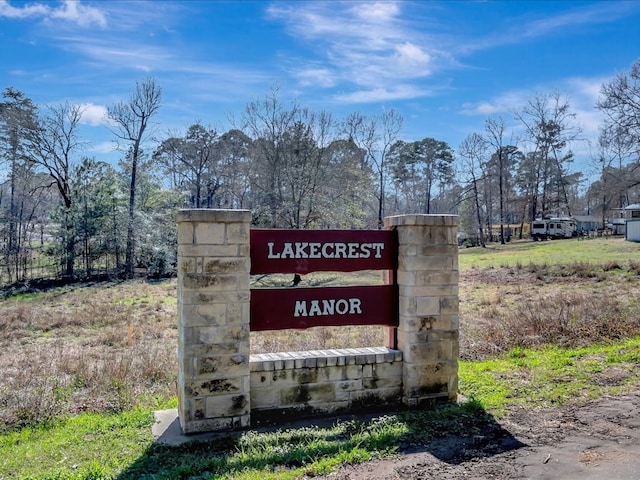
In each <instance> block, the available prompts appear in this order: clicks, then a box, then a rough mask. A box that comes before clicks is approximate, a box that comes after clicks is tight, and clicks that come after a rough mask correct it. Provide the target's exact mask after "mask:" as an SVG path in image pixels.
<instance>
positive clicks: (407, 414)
mask: <svg viewBox="0 0 640 480" xmlns="http://www.w3.org/2000/svg"><path fill="white" fill-rule="evenodd" d="M389 421H391V422H397V423H400V424H401V425H403V426H405V428H404V429H399V430H398V431H397V433H385V434H383V435H382V436H381V435H377V436H376V438H375V441H373V440H372V441H371V442H370V443H369V441H368V440H366V441H363V440H362V439H361V437H358V439H357V440H354V439H355V438H356V436H357V435H358V434H361V433H362V432H367V431H375V430H377V429H379V427H380V425H381V424H382V423H384V422H389ZM336 425H340V426H345V428H342V429H338V430H337V431H338V432H339V433H335V431H336V430H335V429H333V427H335V426H336ZM171 428H173V429H179V426H178V424H177V421H175V420H174V421H173V422H172V423H171V425H170V426H169V429H171ZM167 431H168V430H167ZM380 431H382V430H380ZM327 432H332V433H327ZM174 433H175V431H174ZM273 433H275V434H276V435H270V434H273ZM313 435H317V436H318V437H322V441H321V442H309V441H308V439H309V437H310V436H313ZM171 436H172V434H171V433H166V436H165V438H163V437H162V435H161V436H160V437H159V438H158V441H157V442H156V443H154V444H153V445H151V446H150V447H149V448H148V449H147V450H146V451H145V453H144V454H143V455H142V456H141V457H140V458H138V459H137V460H136V461H135V462H134V463H133V464H131V465H130V466H129V468H127V469H126V470H125V471H124V472H122V474H121V475H120V476H119V477H118V478H119V480H131V479H138V478H141V477H147V476H148V477H152V478H158V479H159V478H202V479H206V478H216V477H217V476H220V475H225V474H226V475H229V476H231V477H233V476H234V474H236V473H239V472H241V471H243V470H247V469H256V470H263V469H269V470H272V471H273V470H287V469H293V468H297V467H302V466H305V465H308V464H309V463H311V462H312V461H314V460H317V459H318V458H321V457H323V456H331V455H335V454H337V453H338V452H344V451H348V450H349V449H350V448H353V447H354V446H356V445H357V446H358V447H359V448H365V449H368V450H370V451H375V450H378V451H380V450H384V449H389V451H391V449H393V448H397V450H396V451H397V452H399V453H416V452H428V453H430V454H432V455H433V456H434V457H436V458H437V459H438V460H441V461H443V462H446V463H449V464H460V463H463V462H468V461H471V460H473V459H476V458H487V457H491V456H494V455H498V454H500V453H504V452H507V451H511V450H516V449H519V448H521V447H524V446H526V445H525V444H524V443H522V442H521V441H519V440H518V439H516V438H515V437H514V436H513V435H512V434H511V433H510V432H509V431H508V430H506V429H505V428H503V427H502V426H501V425H500V423H499V422H498V421H497V420H496V419H495V418H494V417H493V416H492V415H490V414H489V413H488V412H486V411H485V410H484V409H483V408H482V406H481V405H480V404H479V403H478V402H475V401H467V402H464V403H455V404H454V403H452V404H444V405H439V406H435V407H433V408H430V409H428V410H420V411H404V412H389V413H386V414H383V415H380V414H369V415H350V416H344V417H332V418H322V419H318V418H315V419H313V420H312V421H306V422H305V421H298V422H295V423H288V424H286V425H280V426H277V427H268V428H253V429H251V430H246V431H243V432H234V433H226V434H221V433H218V434H208V435H206V436H193V441H190V442H188V443H182V444H174V445H168V444H166V443H162V442H166V440H168V439H169V438H170V437H171ZM248 436H249V437H253V438H254V439H255V438H257V437H261V438H262V439H261V440H259V442H261V445H262V447H261V448H263V451H262V453H261V455H259V456H254V455H243V454H240V453H242V452H244V449H245V446H246V438H247V437H248Z"/></svg>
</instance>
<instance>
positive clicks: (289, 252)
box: [281, 242, 296, 258]
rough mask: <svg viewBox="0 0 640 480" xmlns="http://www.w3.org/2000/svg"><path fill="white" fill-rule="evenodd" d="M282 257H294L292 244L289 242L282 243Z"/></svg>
mask: <svg viewBox="0 0 640 480" xmlns="http://www.w3.org/2000/svg"><path fill="white" fill-rule="evenodd" d="M281 257H282V258H287V257H289V258H296V257H295V255H294V253H293V246H292V245H291V243H289V242H286V243H285V244H284V248H283V249H282V254H281Z"/></svg>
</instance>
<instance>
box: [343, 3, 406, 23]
mask: <svg viewBox="0 0 640 480" xmlns="http://www.w3.org/2000/svg"><path fill="white" fill-rule="evenodd" d="M351 12H352V13H353V14H354V15H355V16H356V17H359V18H362V19H363V20H366V21H369V22H386V21H389V20H390V19H393V18H394V17H395V16H396V15H398V14H399V13H400V7H399V6H398V4H397V3H396V2H377V3H359V4H357V5H356V6H354V7H353V8H352V9H351Z"/></svg>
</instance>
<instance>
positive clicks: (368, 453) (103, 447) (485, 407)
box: [0, 238, 640, 479]
mask: <svg viewBox="0 0 640 480" xmlns="http://www.w3.org/2000/svg"><path fill="white" fill-rule="evenodd" d="M459 261H460V270H461V282H460V300H461V303H460V325H461V327H460V335H461V337H460V343H461V356H462V359H461V361H460V392H461V396H462V398H463V399H464V400H463V401H461V402H460V403H459V404H455V405H447V406H445V407H443V408H440V409H438V410H436V411H429V412H409V413H401V414H396V415H387V416H382V417H379V418H373V419H371V418H368V419H365V418H363V419H359V420H350V421H344V422H338V423H334V424H326V425H316V426H313V427H312V426H307V427H304V428H291V429H286V428H285V429H281V430H277V431H272V432H253V431H249V432H244V433H239V434H234V435H230V436H226V437H224V436H222V437H220V438H219V439H217V440H216V441H213V442H207V443H202V444H197V445H191V446H188V447H181V448H170V447H163V446H159V445H157V444H155V443H154V442H153V439H152V437H151V424H152V422H153V411H154V410H156V409H164V408H171V407H173V406H175V404H176V400H175V395H174V392H175V380H176V374H175V371H176V365H175V350H176V344H177V338H176V337H177V330H176V326H175V302H176V300H175V287H176V285H175V281H163V282H156V283H149V282H144V281H133V282H122V283H99V284H94V285H82V286H79V285H77V286H71V287H65V288H60V289H54V290H50V291H46V292H28V293H25V292H22V293H21V292H13V294H11V295H8V296H6V298H4V299H3V300H1V301H0V362H1V364H2V365H3V367H2V369H0V479H18V478H20V479H27V478H32V479H115V478H118V479H139V478H148V479H152V478H153V479H160V478H167V479H169V478H171V479H173V478H184V479H187V478H189V479H206V478H238V479H242V478H245V479H251V478H256V477H262V478H265V479H269V478H274V479H275V478H277V479H287V478H300V477H302V476H304V475H313V474H319V473H326V472H330V471H332V470H333V469H335V468H336V467H337V466H338V465H340V464H343V463H357V462H362V461H366V460H369V459H371V458H375V457H377V456H383V455H390V454H393V453H394V452H395V451H397V449H401V448H404V447H407V446H415V445H424V444H425V443H426V442H428V441H429V440H430V439H431V438H433V437H437V436H439V435H443V434H445V433H456V432H465V431H470V430H473V429H476V428H481V427H482V425H485V424H487V423H490V422H494V421H495V419H496V418H500V416H502V415H505V414H508V412H509V410H510V409H511V408H514V407H522V408H531V407H534V406H535V407H539V406H541V405H542V406H544V405H561V404H567V403H579V402H584V401H586V400H589V399H592V398H595V397H598V396H601V395H603V394H615V393H621V392H625V391H630V390H634V389H638V387H640V369H639V368H638V362H639V361H640V304H639V303H638V302H637V298H638V297H639V296H640V244H635V243H631V242H625V241H624V240H622V239H619V238H615V239H612V238H609V239H593V240H585V241H578V240H565V241H554V242H536V243H533V242H513V243H510V244H508V245H499V246H491V247H489V248H487V249H481V248H469V249H462V250H461V251H460V257H459ZM379 278H380V277H379V275H378V274H372V273H364V274H361V275H358V276H356V277H355V278H351V279H349V280H347V281H348V282H364V281H366V282H369V281H373V282H376V281H379ZM254 280H255V282H256V284H265V282H267V283H269V284H273V283H276V284H277V283H278V282H280V283H282V284H286V283H287V282H288V281H289V280H288V279H287V278H280V279H278V278H262V279H254ZM304 281H305V282H306V283H307V284H309V285H312V284H314V285H331V284H337V283H342V282H345V279H344V277H343V276H337V275H332V274H321V275H320V274H319V275H316V276H308V277H305V280H304ZM381 343H382V332H381V331H380V332H377V331H376V330H375V329H371V328H369V329H358V328H356V327H354V328H352V329H344V328H342V329H318V330H312V331H307V332H304V334H302V335H298V334H295V335H294V334H292V333H290V332H281V333H277V332H276V333H274V332H269V333H268V334H267V335H262V334H261V335H257V334H252V344H251V348H252V351H254V352H257V351H277V350H298V349H305V348H333V347H348V346H364V345H378V344H381Z"/></svg>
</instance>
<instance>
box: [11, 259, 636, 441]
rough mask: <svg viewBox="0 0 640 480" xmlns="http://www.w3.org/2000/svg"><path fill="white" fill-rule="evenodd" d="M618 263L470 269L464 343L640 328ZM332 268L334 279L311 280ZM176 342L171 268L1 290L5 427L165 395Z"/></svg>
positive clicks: (359, 330) (292, 338)
mask: <svg viewBox="0 0 640 480" xmlns="http://www.w3.org/2000/svg"><path fill="white" fill-rule="evenodd" d="M634 268H635V269H637V270H635V271H634ZM622 271H623V272H624V273H623V274H621V273H620V269H619V268H616V269H614V270H611V271H609V272H605V271H603V269H602V268H600V269H594V267H590V266H586V265H578V264H576V265H573V266H565V267H563V268H557V267H549V266H536V265H529V266H518V267H503V268H493V269H473V270H470V271H468V272H465V273H463V274H462V275H461V282H460V299H461V302H460V320H461V321H460V325H461V327H460V344H461V355H462V356H463V357H464V358H481V357H485V356H488V355H491V354H494V353H496V352H502V351H506V350H508V349H510V348H512V347H514V346H522V345H526V346H533V345H539V344H543V343H549V342H552V343H556V344H562V345H580V344H583V343H584V344H586V343H591V342H593V341H606V340H608V339H615V338H620V337H625V336H631V335H637V334H640V304H638V302H637V298H638V297H639V296H640V262H637V263H636V264H630V265H623V266H622ZM325 280H326V281H327V282H329V283H332V282H334V281H337V280H336V279H333V278H331V279H330V278H329V277H325V278H321V279H320V280H318V279H315V280H312V281H314V282H318V283H320V284H324V283H325ZM363 280H364V279H363ZM285 283H286V280H285ZM384 339H385V329H384V328H383V327H349V328H345V327H340V328H314V329H310V330H306V331H304V330H289V331H283V332H259V333H252V334H251V350H252V352H253V353H258V352H275V351H294V350H316V349H325V348H350V347H362V346H377V345H382V344H384ZM176 349H177V329H176V283H175V280H173V281H164V282H158V283H153V284H152V283H147V282H144V281H132V282H123V283H119V284H116V283H103V284H97V285H93V286H85V287H78V286H75V287H68V288H62V289H55V290H51V291H48V292H43V293H39V294H37V295H35V296H33V297H32V298H22V297H9V298H7V299H4V300H0V365H2V368H0V430H2V429H3V428H7V427H15V426H20V425H27V424H34V423H40V422H43V421H47V420H49V419H52V418H54V417H56V416H58V415H60V414H65V413H75V412H80V411H96V412H109V411H120V410H123V409H127V408H130V407H132V406H135V405H151V406H155V405H156V404H158V403H162V402H166V401H167V400H168V399H171V398H173V397H174V395H175V380H176V371H177V363H176Z"/></svg>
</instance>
